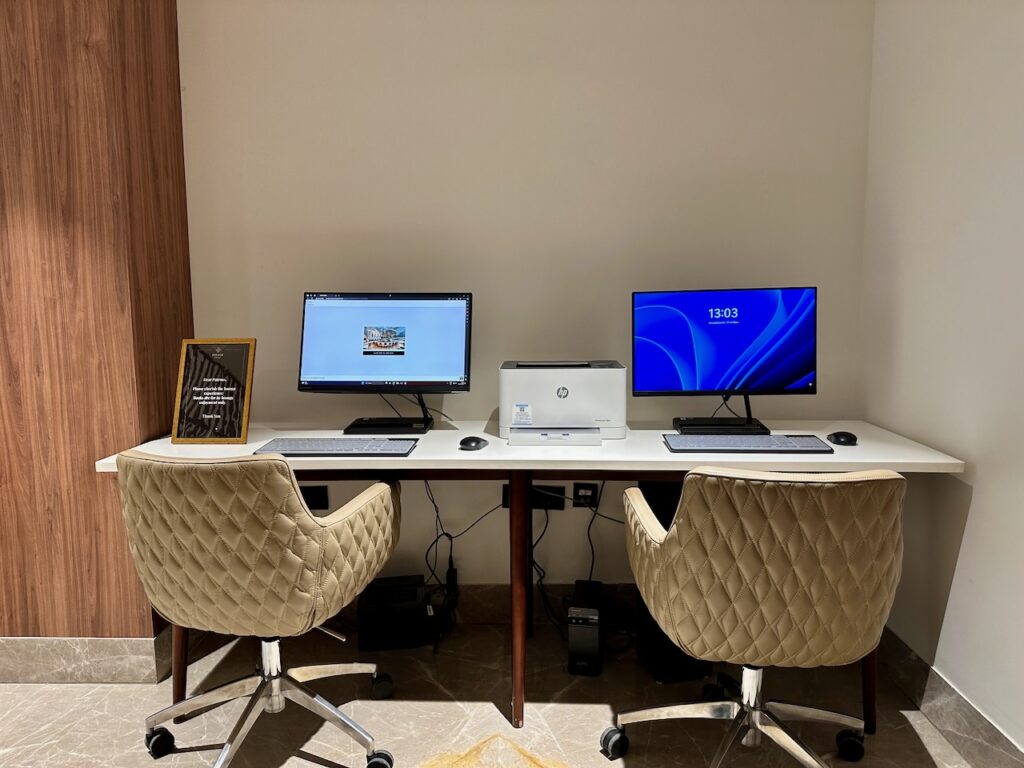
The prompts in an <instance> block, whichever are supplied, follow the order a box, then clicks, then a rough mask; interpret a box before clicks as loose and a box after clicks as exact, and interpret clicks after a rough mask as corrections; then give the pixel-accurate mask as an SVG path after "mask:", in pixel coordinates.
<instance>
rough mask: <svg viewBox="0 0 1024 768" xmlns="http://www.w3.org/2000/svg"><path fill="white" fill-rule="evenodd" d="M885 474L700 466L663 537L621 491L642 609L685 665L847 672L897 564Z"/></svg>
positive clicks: (891, 591) (894, 479) (866, 644)
mask: <svg viewBox="0 0 1024 768" xmlns="http://www.w3.org/2000/svg"><path fill="white" fill-rule="evenodd" d="M905 485H906V483H905V481H904V479H903V478H902V477H900V475H898V474H896V473H895V472H888V471H877V472H850V473H844V474H830V475H829V474H821V475H796V474H788V473H776V472H738V471H734V470H729V469H718V468H712V467H700V468H697V469H695V470H693V471H692V472H690V473H689V474H688V475H687V477H686V480H685V482H684V485H683V495H682V499H681V500H680V505H679V510H678V512H677V514H676V517H675V520H674V521H673V523H672V525H671V526H670V528H669V530H668V531H666V530H665V529H664V528H663V527H662V526H661V525H660V524H659V523H658V520H657V518H655V516H654V514H653V512H652V511H651V510H650V507H648V505H647V503H646V502H645V501H644V498H643V495H642V494H641V493H640V491H639V489H637V488H630V489H628V490H627V491H626V495H625V504H626V519H627V549H628V551H629V559H630V563H631V564H632V567H633V571H634V574H635V576H636V581H637V584H638V586H639V588H640V592H641V594H642V595H643V598H644V602H645V603H646V604H647V607H648V608H649V609H650V611H651V614H652V615H653V616H654V618H655V620H656V621H657V622H658V624H659V625H660V626H661V628H662V629H663V630H664V631H665V633H666V634H667V635H668V636H669V637H670V638H671V639H672V640H673V641H674V642H675V643H676V644H677V645H679V646H680V647H681V648H682V649H683V650H685V651H686V652H687V653H689V654H690V655H692V656H695V657H697V658H700V659H706V660H708V661H723V662H730V663H734V664H748V665H751V666H759V667H760V666H779V667H817V666H831V665H840V664H849V663H851V662H854V661H856V660H857V659H859V658H861V657H863V656H864V655H866V654H867V653H869V652H870V651H871V650H872V649H873V648H875V646H877V645H878V641H879V639H880V637H881V634H882V629H883V627H884V626H885V622H886V620H887V619H888V616H889V610H890V609H891V608H892V602H893V598H894V596H895V592H896V585H897V583H898V582H899V578H900V569H901V567H902V559H903V532H902V508H903V496H904V492H905Z"/></svg>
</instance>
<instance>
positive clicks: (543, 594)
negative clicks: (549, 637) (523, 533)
mask: <svg viewBox="0 0 1024 768" xmlns="http://www.w3.org/2000/svg"><path fill="white" fill-rule="evenodd" d="M550 523H551V512H550V510H547V509H545V510H544V528H543V529H541V532H540V536H538V537H537V540H536V541H535V542H533V549H534V550H535V549H536V548H537V545H538V544H540V542H541V540H542V539H543V538H544V534H546V533H547V532H548V525H549V524H550ZM533 570H534V571H536V572H537V591H538V592H540V604H541V607H542V608H543V609H544V615H545V616H546V617H547V619H548V621H549V622H551V625H552V626H553V627H554V628H555V629H556V630H557V631H558V636H559V637H561V638H562V640H567V639H568V636H567V635H566V632H565V630H564V629H563V627H562V622H561V621H560V620H559V618H558V616H557V615H555V609H554V608H552V607H551V601H550V598H549V596H548V590H547V587H546V586H545V584H544V577H545V576H547V575H548V574H547V571H546V570H544V566H542V565H541V564H540V563H538V562H537V560H536V558H534V560H533Z"/></svg>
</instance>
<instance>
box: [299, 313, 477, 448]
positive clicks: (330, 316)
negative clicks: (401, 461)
mask: <svg viewBox="0 0 1024 768" xmlns="http://www.w3.org/2000/svg"><path fill="white" fill-rule="evenodd" d="M472 309H473V297H472V294H469V293H306V294H305V298H304V302H303V313H302V343H301V348H300V352H299V390H301V391H303V392H361V393H369V394H387V393H411V394H415V395H416V396H417V400H418V401H419V402H420V405H421V407H422V408H423V414H424V418H423V419H418V418H417V419H416V421H429V416H428V415H427V411H426V406H425V404H423V402H422V396H423V394H425V393H436V392H465V391H468V390H469V374H470V329H471V327H472ZM358 421H359V422H360V423H361V424H362V426H366V427H372V426H375V427H380V429H374V430H372V431H378V432H391V431H417V432H422V431H426V429H428V428H429V424H428V425H426V428H419V427H422V426H423V425H421V424H417V425H416V427H417V428H416V429H414V430H409V429H405V428H403V425H402V424H399V423H398V421H406V422H408V421H409V420H408V419H402V420H393V419H389V420H387V422H393V423H386V422H385V421H384V420H365V419H361V420H358ZM371 421H372V423H370V422H371ZM353 426H355V427H359V426H360V424H355V425H350V426H349V428H348V429H347V430H346V431H350V432H352V431H371V430H369V429H367V430H357V429H354V428H353ZM388 427H395V429H388Z"/></svg>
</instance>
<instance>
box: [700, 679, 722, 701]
mask: <svg viewBox="0 0 1024 768" xmlns="http://www.w3.org/2000/svg"><path fill="white" fill-rule="evenodd" d="M725 698H726V695H725V688H723V687H722V686H721V685H717V684H715V683H705V684H704V687H703V688H701V689H700V700H701V701H723V700H724V699H725Z"/></svg>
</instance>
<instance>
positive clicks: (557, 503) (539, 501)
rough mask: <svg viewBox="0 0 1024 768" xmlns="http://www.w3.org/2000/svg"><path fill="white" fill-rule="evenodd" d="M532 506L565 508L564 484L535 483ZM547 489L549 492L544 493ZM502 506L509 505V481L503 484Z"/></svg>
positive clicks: (535, 507)
mask: <svg viewBox="0 0 1024 768" xmlns="http://www.w3.org/2000/svg"><path fill="white" fill-rule="evenodd" d="M531 487H532V497H533V498H532V501H533V504H531V507H532V508H533V509H565V486H564V485H534V486H531ZM543 491H547V493H543ZM501 506H503V507H506V508H507V507H508V483H506V484H505V485H503V486H501Z"/></svg>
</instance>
